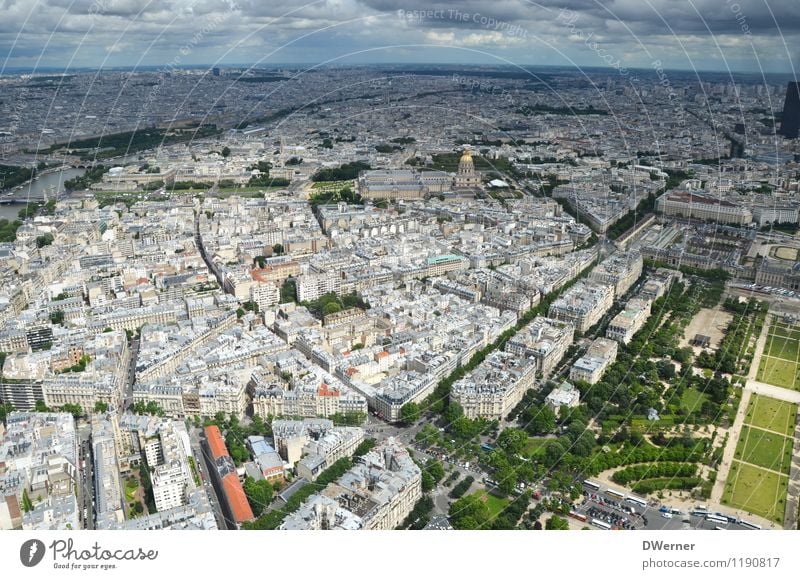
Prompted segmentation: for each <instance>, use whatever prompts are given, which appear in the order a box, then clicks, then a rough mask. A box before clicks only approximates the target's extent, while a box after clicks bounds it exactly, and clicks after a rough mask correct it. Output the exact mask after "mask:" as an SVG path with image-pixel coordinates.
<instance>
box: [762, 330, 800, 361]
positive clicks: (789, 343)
mask: <svg viewBox="0 0 800 579" xmlns="http://www.w3.org/2000/svg"><path fill="white" fill-rule="evenodd" d="M798 344H800V342H798V341H797V340H793V339H792V338H781V337H780V336H776V335H774V334H773V335H771V336H770V337H769V338H768V339H767V344H766V347H765V348H764V351H765V352H767V354H769V356H771V357H772V358H780V359H782V360H788V361H789V362H797V348H798Z"/></svg>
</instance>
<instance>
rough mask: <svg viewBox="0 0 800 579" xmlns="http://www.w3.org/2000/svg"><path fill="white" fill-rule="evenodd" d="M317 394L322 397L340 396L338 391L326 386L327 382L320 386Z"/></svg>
mask: <svg viewBox="0 0 800 579" xmlns="http://www.w3.org/2000/svg"><path fill="white" fill-rule="evenodd" d="M317 393H318V394H319V395H320V396H339V391H338V390H336V389H335V388H331V387H330V386H328V385H327V384H325V382H323V383H321V384H320V385H319V390H318V391H317Z"/></svg>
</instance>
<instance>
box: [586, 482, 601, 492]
mask: <svg viewBox="0 0 800 579" xmlns="http://www.w3.org/2000/svg"><path fill="white" fill-rule="evenodd" d="M583 486H585V487H589V488H590V489H592V490H594V491H599V490H600V485H599V484H597V483H593V482H592V481H590V480H588V479H587V480H585V481H583Z"/></svg>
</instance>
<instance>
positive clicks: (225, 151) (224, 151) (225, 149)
mask: <svg viewBox="0 0 800 579" xmlns="http://www.w3.org/2000/svg"><path fill="white" fill-rule="evenodd" d="M230 155H231V150H230V148H229V147H222V156H223V157H225V158H226V159H227V158H228V157H230Z"/></svg>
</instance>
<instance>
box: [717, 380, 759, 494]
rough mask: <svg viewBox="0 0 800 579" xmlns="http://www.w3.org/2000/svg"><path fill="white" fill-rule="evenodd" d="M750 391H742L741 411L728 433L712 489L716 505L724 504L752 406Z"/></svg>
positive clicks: (738, 412)
mask: <svg viewBox="0 0 800 579" xmlns="http://www.w3.org/2000/svg"><path fill="white" fill-rule="evenodd" d="M750 395H751V392H750V391H749V390H743V391H742V400H741V401H740V402H739V409H738V410H737V411H736V418H734V419H733V426H731V428H730V430H729V431H728V443H727V444H726V446H725V451H724V452H723V453H722V462H721V463H720V465H719V468H718V469H717V479H716V480H715V481H714V488H713V489H711V499H710V500H711V502H712V503H715V504H721V503H722V493H723V491H724V490H725V482H726V481H727V480H728V473H729V472H730V470H731V464H732V463H733V457H734V455H735V453H736V444H737V442H738V441H739V433H740V432H741V431H742V425H743V424H744V419H745V416H746V415H747V406H748V405H749V404H750Z"/></svg>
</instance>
